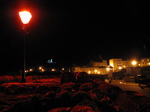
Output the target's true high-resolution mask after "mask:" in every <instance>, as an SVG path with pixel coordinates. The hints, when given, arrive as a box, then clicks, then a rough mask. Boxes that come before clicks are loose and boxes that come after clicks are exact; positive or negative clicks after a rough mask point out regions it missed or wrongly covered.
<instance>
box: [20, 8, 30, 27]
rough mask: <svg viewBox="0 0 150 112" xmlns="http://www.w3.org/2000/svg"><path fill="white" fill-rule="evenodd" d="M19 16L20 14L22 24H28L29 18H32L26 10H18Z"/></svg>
mask: <svg viewBox="0 0 150 112" xmlns="http://www.w3.org/2000/svg"><path fill="white" fill-rule="evenodd" d="M19 16H20V19H21V21H22V23H23V24H28V23H29V21H30V19H31V18H32V15H31V13H30V12H28V11H21V12H19Z"/></svg>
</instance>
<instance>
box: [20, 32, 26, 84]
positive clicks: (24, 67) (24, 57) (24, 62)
mask: <svg viewBox="0 0 150 112" xmlns="http://www.w3.org/2000/svg"><path fill="white" fill-rule="evenodd" d="M26 35H27V33H26V31H25V32H24V45H23V47H24V51H23V73H22V80H21V82H22V83H24V82H26V78H25V77H26Z"/></svg>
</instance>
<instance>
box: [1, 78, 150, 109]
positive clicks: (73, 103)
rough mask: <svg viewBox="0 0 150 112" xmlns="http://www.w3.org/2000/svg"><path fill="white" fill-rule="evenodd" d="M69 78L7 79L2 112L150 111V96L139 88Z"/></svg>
mask: <svg viewBox="0 0 150 112" xmlns="http://www.w3.org/2000/svg"><path fill="white" fill-rule="evenodd" d="M69 80H70V79H69ZM69 80H67V79H66V80H65V79H62V78H61V77H60V78H59V77H58V78H57V77H56V78H51V79H38V80H33V81H31V82H27V83H19V82H11V83H3V84H1V85H0V112H150V99H149V98H147V97H145V96H144V95H142V94H139V93H137V92H135V91H123V90H122V89H121V88H119V87H117V86H114V85H112V84H108V83H106V82H104V81H102V80H100V79H88V80H87V79H86V80H80V81H72V82H70V81H69Z"/></svg>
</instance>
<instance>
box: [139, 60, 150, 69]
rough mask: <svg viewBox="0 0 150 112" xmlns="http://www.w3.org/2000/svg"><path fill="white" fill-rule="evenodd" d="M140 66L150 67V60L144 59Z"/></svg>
mask: <svg viewBox="0 0 150 112" xmlns="http://www.w3.org/2000/svg"><path fill="white" fill-rule="evenodd" d="M139 66H141V67H143V66H150V58H142V59H141V60H140V62H139Z"/></svg>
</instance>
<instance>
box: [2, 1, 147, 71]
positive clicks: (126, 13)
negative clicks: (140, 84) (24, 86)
mask: <svg viewBox="0 0 150 112" xmlns="http://www.w3.org/2000/svg"><path fill="white" fill-rule="evenodd" d="M22 9H27V10H29V11H31V13H32V16H33V17H32V19H31V21H30V24H29V26H28V31H29V35H27V36H26V58H27V59H26V60H27V67H32V66H37V65H44V64H46V62H47V60H48V59H51V58H52V59H53V60H55V61H56V62H57V63H59V64H64V65H70V64H79V63H86V62H87V61H89V59H91V58H92V57H94V56H98V55H101V56H102V57H103V59H110V58H123V59H128V58H135V57H137V58H141V57H145V56H147V57H150V53H149V50H150V45H149V44H150V33H149V31H150V28H149V27H150V16H149V12H150V7H149V4H148V3H146V2H144V1H136V0H117V1H112V0H110V1H104V0H103V1H100V0H91V1H87V0H13V1H9V0H1V3H0V14H1V16H0V32H1V36H0V42H1V43H0V51H1V66H2V68H1V73H3V72H5V71H7V72H8V71H15V70H18V69H20V68H21V66H22V63H23V62H22V60H23V41H24V34H23V31H22V30H21V21H20V18H19V16H18V12H19V11H20V10H22ZM143 46H145V48H146V49H144V47H143ZM145 50H146V53H145ZM145 54H146V55H145Z"/></svg>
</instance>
